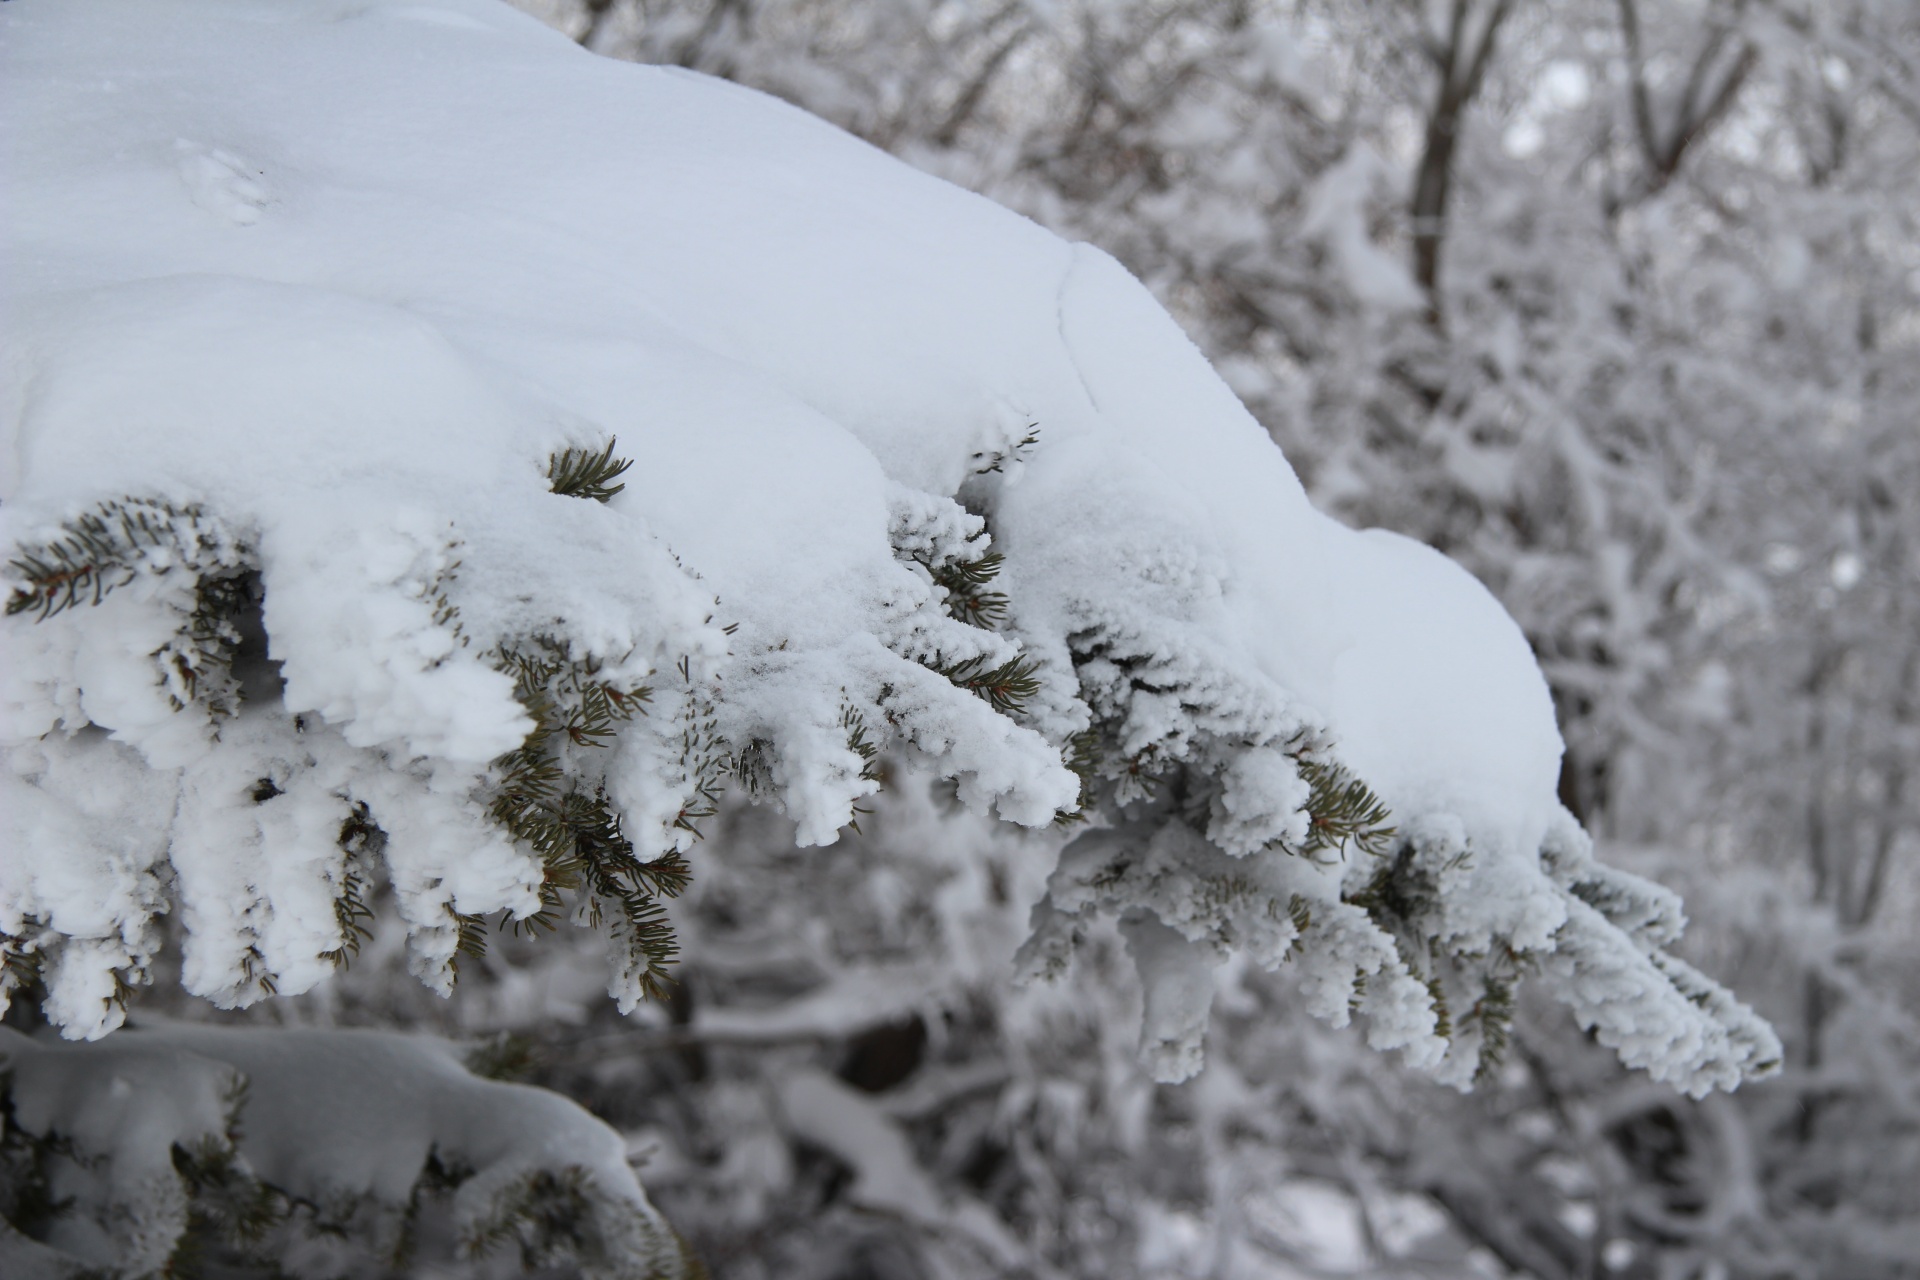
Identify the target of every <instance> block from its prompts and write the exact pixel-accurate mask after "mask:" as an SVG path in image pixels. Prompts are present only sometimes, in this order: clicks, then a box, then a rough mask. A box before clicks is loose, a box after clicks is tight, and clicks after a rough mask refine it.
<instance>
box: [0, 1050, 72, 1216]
mask: <svg viewBox="0 0 1920 1280" xmlns="http://www.w3.org/2000/svg"><path fill="white" fill-rule="evenodd" d="M73 1155H74V1151H73V1147H72V1144H71V1143H70V1142H68V1141H67V1140H65V1139H63V1138H61V1137H60V1136H59V1135H58V1134H53V1135H50V1136H48V1137H45V1138H42V1137H37V1136H36V1135H34V1134H31V1133H28V1132H27V1131H26V1130H25V1129H22V1128H21V1127H20V1124H19V1121H18V1119H17V1118H16V1117H15V1115H14V1106H13V1075H12V1073H11V1072H0V1219H4V1220H5V1221H6V1222H7V1223H8V1224H9V1225H10V1226H12V1227H13V1228H14V1229H15V1230H16V1231H20V1232H22V1233H24V1234H26V1235H28V1236H32V1237H35V1238H38V1237H40V1236H43V1235H45V1234H46V1231H47V1229H48V1228H49V1227H51V1226H52V1225H53V1222H54V1220H55V1219H57V1218H59V1217H61V1216H62V1215H64V1214H66V1213H68V1212H70V1211H71V1210H72V1207H73V1201H72V1200H71V1199H70V1198H68V1199H62V1198H60V1197H58V1196H56V1195H55V1194H54V1190H53V1178H52V1175H51V1173H50V1172H49V1170H48V1168H47V1164H48V1161H49V1159H50V1158H51V1157H54V1156H65V1157H67V1158H69V1159H71V1158H72V1157H73Z"/></svg>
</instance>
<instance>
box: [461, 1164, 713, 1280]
mask: <svg viewBox="0 0 1920 1280" xmlns="http://www.w3.org/2000/svg"><path fill="white" fill-rule="evenodd" d="M602 1199H603V1197H602V1196H601V1194H600V1193H599V1192H598V1191H597V1190H596V1188H595V1187H594V1185H593V1178H592V1176H591V1175H590V1174H588V1172H587V1171H586V1170H585V1169H582V1168H579V1167H578V1166H569V1167H567V1168H564V1169H559V1170H551V1169H537V1170H535V1171H533V1172H531V1173H528V1174H526V1175H525V1176H523V1177H522V1178H520V1179H519V1180H518V1181H516V1182H515V1183H513V1184H512V1185H511V1186H509V1187H506V1188H504V1189H503V1190H502V1191H500V1192H499V1193H498V1194H497V1195H496V1196H495V1197H494V1200H493V1204H492V1205H491V1207H490V1212H489V1213H488V1214H487V1215H486V1216H485V1217H484V1218H482V1219H480V1220H479V1221H477V1222H475V1223H474V1224H473V1225H472V1226H470V1227H469V1228H468V1229H467V1231H466V1232H465V1234H464V1235H463V1237H462V1239H461V1241H460V1247H461V1251H462V1252H463V1253H466V1254H468V1255H469V1256H473V1257H482V1258H484V1257H487V1256H489V1255H491V1254H494V1253H498V1252H499V1251H501V1250H502V1249H505V1248H509V1247H511V1248H516V1249H517V1250H518V1252H519V1254H520V1265H521V1266H522V1267H523V1268H525V1269H526V1270H527V1271H530V1272H531V1271H544V1269H546V1268H551V1267H558V1266H565V1265H566V1264H568V1263H574V1264H585V1265H587V1266H593V1265H595V1264H599V1263H604V1262H606V1261H607V1260H608V1259H609V1258H611V1257H614V1256H616V1255H617V1254H619V1253H621V1252H624V1249H623V1247H622V1244H619V1243H616V1242H614V1241H610V1240H608V1239H606V1238H605V1235H604V1233H603V1229H604V1227H605V1226H606V1225H607V1222H608V1215H607V1214H606V1213H605V1212H604V1211H602V1210H601V1208H600V1207H599V1206H598V1205H597V1204H596V1202H597V1201H601V1200H602ZM648 1236H649V1237H650V1238H649V1239H648V1245H649V1246H650V1247H649V1248H648V1252H649V1253H651V1254H652V1255H653V1256H654V1258H655V1259H660V1258H661V1255H663V1254H666V1253H671V1254H672V1255H674V1261H675V1263H677V1266H676V1267H675V1270H676V1271H677V1272H678V1274H680V1275H683V1276H685V1277H688V1280H695V1278H696V1277H704V1276H705V1275H706V1271H705V1269H704V1268H703V1267H701V1266H700V1265H699V1263H698V1261H697V1260H695V1259H694V1258H693V1256H692V1254H691V1253H690V1252H689V1250H688V1249H687V1246H686V1242H685V1241H683V1240H681V1239H680V1238H679V1237H678V1236H677V1235H672V1234H671V1233H670V1232H668V1233H662V1234H658V1235H656V1234H655V1233H654V1232H653V1231H652V1229H651V1228H649V1230H648ZM656 1274H658V1273H656ZM636 1280H638V1278H637V1277H636Z"/></svg>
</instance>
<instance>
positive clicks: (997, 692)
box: [925, 657, 1040, 715]
mask: <svg viewBox="0 0 1920 1280" xmlns="http://www.w3.org/2000/svg"><path fill="white" fill-rule="evenodd" d="M925 665H926V666H927V668H928V669H929V670H931V671H935V672H938V673H939V674H940V675H943V676H945V677H946V678H947V679H949V680H951V681H953V683H954V684H956V685H958V686H960V687H961V688H962V689H965V690H966V691H967V692H968V693H973V694H978V695H979V696H980V697H982V698H985V699H986V700H987V702H988V704H989V705H990V706H992V707H993V709H994V710H995V711H998V712H999V713H1000V714H1002V715H1018V714H1019V713H1020V712H1022V711H1024V710H1026V706H1027V702H1028V700H1029V699H1031V698H1032V697H1033V695H1034V694H1036V693H1038V692H1040V677H1039V670H1040V665H1039V663H1037V662H1035V661H1034V660H1033V659H1031V658H1023V657H1012V658H1008V659H1007V660H1006V661H1005V662H1003V663H1001V664H1000V665H999V666H997V667H988V666H987V660H986V659H985V658H984V657H978V658H968V659H967V660H966V661H965V662H954V663H948V662H943V661H941V660H940V659H938V658H936V659H934V660H932V661H930V662H928V663H926V664H925Z"/></svg>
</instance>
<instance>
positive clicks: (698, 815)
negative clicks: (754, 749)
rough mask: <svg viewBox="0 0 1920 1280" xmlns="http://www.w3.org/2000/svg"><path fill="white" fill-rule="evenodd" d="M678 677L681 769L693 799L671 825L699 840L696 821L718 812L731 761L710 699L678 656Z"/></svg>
mask: <svg viewBox="0 0 1920 1280" xmlns="http://www.w3.org/2000/svg"><path fill="white" fill-rule="evenodd" d="M680 680H681V683H682V684H683V685H684V686H685V688H686V698H687V714H686V719H685V721H684V723H683V724H682V726H681V729H680V769H681V773H682V776H684V777H685V778H687V779H688V780H689V781H691V782H692V783H693V798H692V799H691V800H690V801H688V802H687V804H686V806H685V807H684V808H682V809H681V810H680V812H679V813H677V814H675V815H674V818H673V825H674V826H675V827H677V828H679V829H680V830H682V831H686V832H690V833H692V835H693V836H694V837H695V838H696V839H698V838H699V837H700V835H701V831H700V826H699V824H700V823H702V822H705V821H706V820H707V819H708V818H711V817H712V816H713V815H714V814H716V813H718V812H720V797H721V795H722V793H723V792H724V791H725V790H726V785H727V778H728V776H729V775H730V774H731V773H732V772H733V769H734V760H733V758H732V757H731V756H730V755H729V754H728V753H727V748H726V743H725V742H724V741H722V740H721V738H720V723H719V718H718V717H717V716H716V715H715V714H714V706H713V703H712V702H711V701H709V700H708V699H707V698H705V697H704V696H702V695H701V694H700V692H699V690H697V689H696V688H695V687H694V683H693V672H692V667H691V664H690V663H689V662H688V661H687V660H686V659H685V658H682V659H680Z"/></svg>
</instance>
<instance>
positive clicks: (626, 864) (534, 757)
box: [457, 637, 717, 997]
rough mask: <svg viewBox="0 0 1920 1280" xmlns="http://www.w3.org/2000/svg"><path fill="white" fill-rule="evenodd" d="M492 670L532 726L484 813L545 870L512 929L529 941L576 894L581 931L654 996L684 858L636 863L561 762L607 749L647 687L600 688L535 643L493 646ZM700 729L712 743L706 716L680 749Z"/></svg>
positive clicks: (663, 975)
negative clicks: (503, 676)
mask: <svg viewBox="0 0 1920 1280" xmlns="http://www.w3.org/2000/svg"><path fill="white" fill-rule="evenodd" d="M498 665H499V667H500V669H501V670H503V671H505V672H506V673H507V674H508V675H510V676H512V677H513V679H514V696H515V697H516V698H517V699H518V700H519V702H520V705H521V706H523V707H525V708H526V710H527V714H528V715H529V716H531V717H532V718H533V721H534V727H533V729H532V731H531V732H529V733H528V734H527V737H526V740H525V741H524V742H522V743H521V744H520V746H519V747H517V748H516V749H514V750H513V751H510V752H508V753H507V754H506V755H504V756H501V757H500V758H499V759H498V760H496V761H494V770H495V774H496V778H497V783H496V786H495V790H494V793H493V797H492V799H491V801H490V802H489V804H488V807H487V812H488V816H489V817H490V818H492V820H493V821H494V823H495V824H497V825H498V826H499V827H500V828H501V829H502V830H504V831H506V832H507V833H508V834H509V835H511V836H512V837H513V838H514V839H516V840H520V841H524V842H525V843H526V844H527V845H528V846H530V847H531V848H532V849H533V851H534V852H535V853H536V854H538V855H539V857H540V860H541V862H542V863H543V864H544V866H545V869H546V875H545V880H544V882H543V883H542V885H541V889H540V898H541V906H540V910H539V911H537V912H536V913H535V914H533V915H532V916H529V917H528V918H527V919H525V920H520V921H516V922H514V924H515V927H516V929H518V930H524V931H527V932H533V931H536V930H539V929H542V928H553V927H555V926H556V925H557V924H558V922H559V917H560V915H561V912H562V910H563V908H564V906H565V903H566V897H567V895H569V894H572V895H576V896H577V897H578V898H579V899H580V902H579V905H580V907H581V910H582V914H583V916H584V917H585V919H586V921H587V923H589V924H590V925H593V926H595V927H599V926H601V925H603V924H604V925H606V926H607V927H608V928H610V929H611V930H612V931H613V933H614V934H615V936H616V937H618V938H620V939H621V940H622V941H623V942H624V943H625V944H626V946H627V948H628V951H629V955H630V958H631V960H632V962H633V965H634V968H635V969H636V971H637V973H638V975H639V976H638V981H639V983H640V986H641V989H642V990H643V991H644V992H645V993H646V994H647V995H648V996H649V997H657V996H659V995H660V993H661V992H662V990H663V989H664V986H663V984H664V983H665V982H666V981H667V970H668V968H669V967H670V966H671V964H672V963H673V958H674V956H675V955H676V954H677V953H678V951H679V943H678V941H677V940H676V939H675V938H674V935H673V929H672V926H671V925H669V924H668V923H667V920H666V913H665V910H664V909H663V908H662V907H661V906H660V899H661V898H670V897H674V896H675V895H677V894H679V893H680V892H681V891H682V890H683V889H684V888H685V887H686V884H687V877H688V874H689V871H688V867H687V864H686V861H685V859H683V858H681V857H680V856H679V855H678V854H667V855H665V856H663V857H661V858H657V859H655V860H654V861H651V862H644V861H642V860H641V859H640V857H639V856H638V855H637V854H636V853H635V851H634V847H633V842H632V841H631V840H629V839H627V837H626V836H625V835H624V834H623V833H622V832H621V830H620V815H619V814H617V813H616V812H614V810H613V807H612V805H611V803H610V802H609V800H608V798H607V794H606V791H605V790H604V789H603V788H601V787H599V786H589V785H586V784H584V783H583V782H582V781H581V780H580V779H579V778H578V777H577V776H576V773H575V771H574V770H573V769H572V768H570V759H569V754H570V753H571V752H572V751H574V750H576V749H582V748H595V747H605V746H607V745H609V744H610V743H611V742H612V741H613V737H614V734H615V733H616V732H617V731H618V729H619V726H620V725H621V724H623V723H625V722H626V721H628V720H630V719H632V717H633V716H634V715H635V714H636V713H639V712H642V711H644V710H645V706H646V702H647V700H648V699H649V698H650V697H651V690H649V689H647V688H646V687H645V686H642V687H640V688H638V689H632V690H624V689H621V688H618V687H617V686H615V685H613V684H610V683H608V682H606V681H604V680H601V679H599V678H598V677H599V674H600V670H601V669H600V666H599V664H597V663H596V662H594V661H593V660H592V659H584V660H583V659H576V658H574V657H572V656H571V654H570V653H569V652H568V650H567V648H566V646H565V645H563V644H561V643H560V642H558V641H555V640H552V639H549V638H545V637H537V638H535V639H533V640H531V641H528V642H527V643H526V644H525V645H524V646H508V645H502V646H501V647H500V649H499V651H498ZM702 727H704V729H705V731H706V732H707V734H708V736H709V738H710V737H711V733H712V727H713V726H712V713H711V708H708V709H707V712H706V714H705V716H704V717H697V718H696V720H695V723H694V725H693V726H692V727H690V728H689V730H688V734H689V738H688V741H687V742H686V743H684V744H683V749H684V750H685V751H687V752H692V751H694V750H696V749H697V748H698V745H699V744H698V742H697V741H696V739H697V738H698V735H699V733H700V732H701V729H702ZM716 750H717V748H716ZM716 771H717V767H716ZM707 785H709V786H710V787H717V783H708V784H707ZM703 795H705V796H706V797H707V799H708V800H709V801H710V800H711V799H713V798H717V795H715V794H713V793H703ZM709 811H710V810H709ZM693 816H697V815H693ZM689 820H690V815H689V814H687V813H683V814H682V815H681V819H680V821H681V823H682V824H687V823H689ZM457 919H459V922H460V923H459V927H460V931H461V938H460V949H461V950H462V951H467V952H469V953H470V954H477V953H478V952H479V951H480V950H484V947H485V934H484V932H482V931H481V930H479V929H478V928H476V927H473V926H470V925H469V924H468V923H467V920H468V919H470V918H458V917H457Z"/></svg>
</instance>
